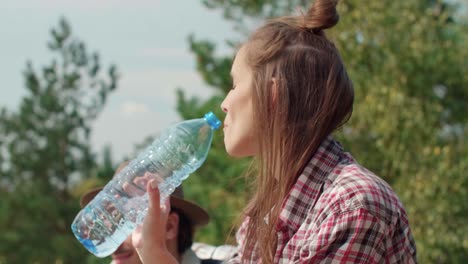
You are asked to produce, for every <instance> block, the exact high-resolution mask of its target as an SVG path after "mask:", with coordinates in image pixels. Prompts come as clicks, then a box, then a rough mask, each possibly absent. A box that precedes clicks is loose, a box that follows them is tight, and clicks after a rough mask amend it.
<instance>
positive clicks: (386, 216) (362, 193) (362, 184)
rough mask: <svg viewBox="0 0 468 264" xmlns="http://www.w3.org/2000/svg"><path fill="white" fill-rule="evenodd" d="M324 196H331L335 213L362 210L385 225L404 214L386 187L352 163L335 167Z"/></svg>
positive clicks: (368, 172) (400, 205) (400, 204)
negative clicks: (336, 211) (334, 205)
mask: <svg viewBox="0 0 468 264" xmlns="http://www.w3.org/2000/svg"><path fill="white" fill-rule="evenodd" d="M334 175H335V177H333V178H332V179H330V180H329V181H328V182H327V183H326V187H325V190H324V195H328V196H330V197H333V199H335V200H336V201H335V202H337V205H339V206H338V207H336V209H337V210H338V211H339V212H347V211H351V210H357V209H364V210H366V211H367V212H369V213H370V214H372V215H374V216H375V217H377V218H379V219H381V220H383V221H384V222H386V223H387V224H391V223H392V222H395V221H396V220H397V218H398V217H400V215H401V214H406V212H405V211H404V208H403V206H402V203H401V202H400V200H399V198H398V196H397V195H396V194H395V192H394V191H393V189H392V188H391V187H390V185H389V184H388V183H387V182H385V181H384V180H383V179H381V178H380V177H378V176H377V175H375V174H374V173H373V172H371V171H369V170H368V169H366V168H364V167H363V166H361V165H360V164H358V163H355V162H352V163H348V164H343V165H340V166H337V168H336V171H335V173H334Z"/></svg>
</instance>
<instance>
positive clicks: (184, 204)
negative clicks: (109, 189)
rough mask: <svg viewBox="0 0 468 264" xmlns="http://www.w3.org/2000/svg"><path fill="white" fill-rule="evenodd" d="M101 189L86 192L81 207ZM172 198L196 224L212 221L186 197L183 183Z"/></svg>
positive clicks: (173, 204)
mask: <svg viewBox="0 0 468 264" xmlns="http://www.w3.org/2000/svg"><path fill="white" fill-rule="evenodd" d="M126 165H127V163H123V164H121V165H120V166H119V168H118V169H117V172H118V171H120V170H121V169H122V168H123V167H125V166H126ZM101 190H102V187H101V188H96V189H92V190H90V191H88V192H87V193H85V194H84V195H83V196H81V199H80V206H81V208H83V207H85V206H86V205H87V204H88V203H89V202H90V201H91V200H92V199H93V198H94V196H96V195H97V194H98V193H99V192H100V191H101ZM170 199H171V207H173V208H177V209H179V210H180V211H182V212H183V213H184V214H185V216H187V218H188V219H189V220H190V222H192V223H193V224H194V225H196V226H204V225H206V224H208V222H209V221H210V216H209V215H208V213H207V212H206V211H205V210H204V209H203V208H201V207H200V206H198V205H197V204H195V203H192V202H190V201H187V200H185V199H184V190H183V189H182V185H180V186H179V187H177V188H176V189H175V191H174V192H173V193H172V194H171V196H170Z"/></svg>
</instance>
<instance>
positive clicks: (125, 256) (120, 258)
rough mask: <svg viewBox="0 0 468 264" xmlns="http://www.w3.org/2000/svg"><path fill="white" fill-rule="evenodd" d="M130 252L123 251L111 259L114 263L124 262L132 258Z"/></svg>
mask: <svg viewBox="0 0 468 264" xmlns="http://www.w3.org/2000/svg"><path fill="white" fill-rule="evenodd" d="M132 254H133V252H132V251H124V252H121V253H117V254H113V255H112V259H113V260H115V261H116V262H115V263H120V262H119V261H123V260H126V259H128V258H130V257H131V256H132Z"/></svg>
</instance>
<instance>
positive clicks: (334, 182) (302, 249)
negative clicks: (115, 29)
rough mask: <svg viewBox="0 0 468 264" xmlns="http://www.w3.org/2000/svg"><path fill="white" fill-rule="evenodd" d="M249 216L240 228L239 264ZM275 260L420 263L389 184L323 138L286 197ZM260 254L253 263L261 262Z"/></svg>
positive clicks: (286, 261)
mask: <svg viewBox="0 0 468 264" xmlns="http://www.w3.org/2000/svg"><path fill="white" fill-rule="evenodd" d="M247 222H248V218H246V219H245V220H244V222H243V224H242V225H241V227H240V228H239V231H238V233H237V242H238V246H239V249H241V250H239V252H238V254H237V255H236V257H235V258H233V259H231V260H230V261H229V263H240V260H241V258H242V247H243V241H244V236H245V233H246V227H247ZM276 230H277V233H278V244H277V248H276V254H275V256H274V262H275V263H416V262H417V261H416V246H415V243H414V239H413V236H412V234H411V230H410V227H409V223H408V217H407V215H406V212H405V209H404V208H403V205H402V204H401V202H400V200H399V199H398V197H397V196H396V194H395V193H394V192H393V190H392V189H391V188H390V186H389V185H388V184H387V183H386V182H385V181H383V180H382V179H380V178H379V177H377V176H375V175H374V174H373V173H372V172H370V171H368V170H367V169H365V168H364V167H362V166H361V165H359V164H358V163H357V162H356V161H355V160H354V159H353V158H352V156H351V155H350V154H348V153H345V152H343V149H342V147H341V145H340V144H339V143H337V142H336V141H334V140H333V139H332V138H331V137H329V138H327V139H326V140H325V141H324V142H322V144H321V146H320V147H319V149H318V151H317V153H316V154H315V155H314V156H313V158H312V159H311V161H310V162H309V164H308V165H307V167H306V168H305V169H304V171H303V172H302V174H301V175H300V176H299V177H298V179H297V181H296V183H295V184H294V186H293V187H292V189H291V191H290V192H289V194H288V196H287V197H286V199H285V201H284V203H283V206H282V209H281V212H280V215H279V221H278V225H277V227H276ZM259 262H260V261H259V260H258V259H257V256H255V254H254V256H253V257H252V259H251V261H250V263H259Z"/></svg>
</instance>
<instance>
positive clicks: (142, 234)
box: [132, 180, 177, 264]
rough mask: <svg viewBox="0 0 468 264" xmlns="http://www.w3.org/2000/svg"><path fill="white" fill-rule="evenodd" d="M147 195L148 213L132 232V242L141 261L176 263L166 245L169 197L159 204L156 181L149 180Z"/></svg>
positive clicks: (147, 262)
mask: <svg viewBox="0 0 468 264" xmlns="http://www.w3.org/2000/svg"><path fill="white" fill-rule="evenodd" d="M146 189H147V192H148V196H149V206H148V213H147V215H146V217H145V220H144V221H143V225H142V226H139V227H137V228H136V229H135V231H134V232H133V234H132V244H133V246H134V247H135V249H136V251H137V253H138V255H139V256H140V259H141V261H142V262H143V263H144V264H150V263H168V264H169V263H177V261H176V259H175V258H174V256H172V255H171V253H170V252H169V250H168V249H167V246H166V224H167V217H168V215H169V212H170V204H169V200H170V199H169V198H168V199H166V203H165V204H164V205H163V206H161V205H160V198H159V189H158V181H157V180H151V181H150V182H148V184H147V186H146Z"/></svg>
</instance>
